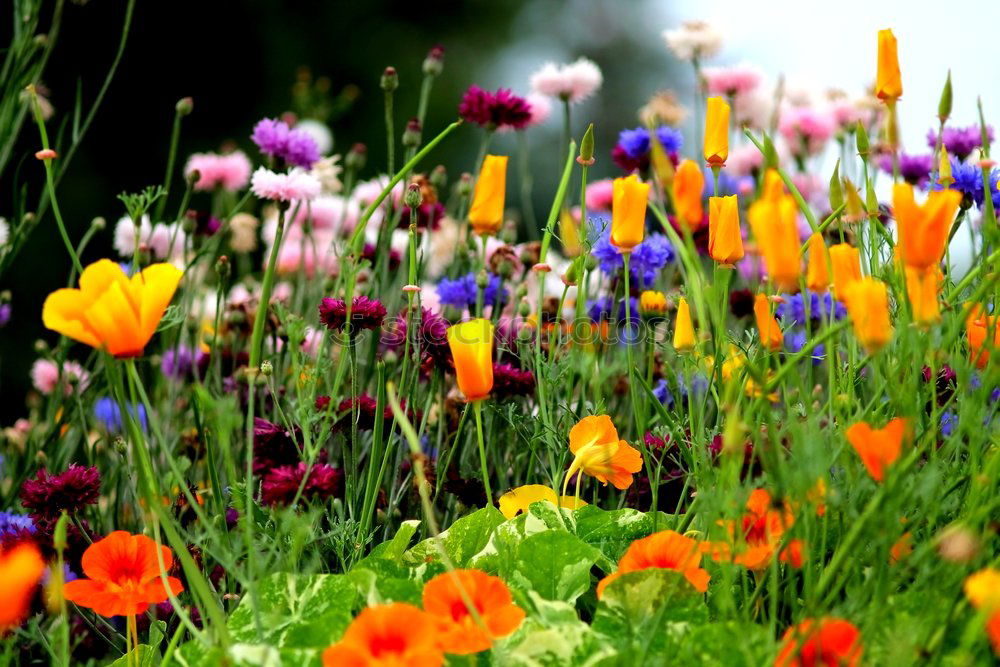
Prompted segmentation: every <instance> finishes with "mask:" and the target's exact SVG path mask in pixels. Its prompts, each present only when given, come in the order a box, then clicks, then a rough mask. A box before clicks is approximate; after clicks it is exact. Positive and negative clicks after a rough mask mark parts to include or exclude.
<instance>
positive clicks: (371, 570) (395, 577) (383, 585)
mask: <svg viewBox="0 0 1000 667" xmlns="http://www.w3.org/2000/svg"><path fill="white" fill-rule="evenodd" d="M424 569H427V568H424ZM435 570H442V571H443V570H444V566H443V565H437V566H436V568H435ZM436 573H437V572H436V571H435V574H436ZM421 575H422V573H420V572H418V571H417V568H413V567H407V566H404V565H400V564H399V563H398V562H396V561H392V560H385V559H381V558H371V559H366V560H364V561H361V562H360V563H358V564H357V565H355V566H354V567H353V568H352V569H351V571H350V573H348V575H347V578H348V579H349V580H350V581H351V583H352V584H354V586H355V587H356V588H357V589H358V591H359V592H360V593H361V595H362V596H363V597H364V599H365V602H366V603H367V604H368V605H374V604H384V603H386V602H409V603H410V604H415V605H419V604H420V597H421V593H422V591H423V583H424V582H423V578H422V576H421Z"/></svg>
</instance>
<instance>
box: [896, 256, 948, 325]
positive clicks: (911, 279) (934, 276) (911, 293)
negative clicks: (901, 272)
mask: <svg viewBox="0 0 1000 667" xmlns="http://www.w3.org/2000/svg"><path fill="white" fill-rule="evenodd" d="M905 270H906V296H907V297H908V298H909V299H910V307H911V308H912V309H913V321H914V322H916V323H917V324H921V325H924V326H929V325H931V324H934V323H935V322H937V321H938V320H940V319H941V312H940V310H938V291H939V289H940V287H941V279H942V277H943V276H942V275H941V269H939V268H938V267H936V266H932V267H931V268H929V269H925V270H923V271H921V270H920V269H916V268H914V267H912V266H907V267H905Z"/></svg>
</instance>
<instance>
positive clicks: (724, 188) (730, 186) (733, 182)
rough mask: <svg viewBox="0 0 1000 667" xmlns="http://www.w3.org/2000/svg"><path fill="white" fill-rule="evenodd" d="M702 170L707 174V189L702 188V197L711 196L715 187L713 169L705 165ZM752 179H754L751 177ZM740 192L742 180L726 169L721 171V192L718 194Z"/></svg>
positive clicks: (725, 194)
mask: <svg viewBox="0 0 1000 667" xmlns="http://www.w3.org/2000/svg"><path fill="white" fill-rule="evenodd" d="M702 172H703V173H704V174H705V189H704V190H702V195H701V196H702V198H707V197H711V196H712V195H713V194H715V193H714V188H715V175H714V174H712V170H711V169H709V168H708V167H703V168H702ZM750 180H751V181H752V180H753V179H750ZM738 194H740V180H739V179H738V178H736V177H734V176H732V175H731V174H729V173H728V172H726V171H725V170H722V171H720V172H719V192H718V196H720V197H726V196H729V195H738Z"/></svg>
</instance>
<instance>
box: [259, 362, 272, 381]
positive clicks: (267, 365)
mask: <svg viewBox="0 0 1000 667" xmlns="http://www.w3.org/2000/svg"><path fill="white" fill-rule="evenodd" d="M272 373H274V364H272V363H271V362H270V361H269V360H267V359H265V360H264V361H262V362H260V374H261V375H263V376H264V377H270V376H271V374H272Z"/></svg>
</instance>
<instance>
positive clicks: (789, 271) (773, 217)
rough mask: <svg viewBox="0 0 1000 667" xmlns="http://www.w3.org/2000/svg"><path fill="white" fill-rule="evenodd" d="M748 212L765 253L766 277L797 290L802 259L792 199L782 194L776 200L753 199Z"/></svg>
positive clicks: (795, 212) (784, 286) (787, 287)
mask: <svg viewBox="0 0 1000 667" xmlns="http://www.w3.org/2000/svg"><path fill="white" fill-rule="evenodd" d="M748 216H749V217H750V223H751V228H752V229H753V233H754V237H755V238H756V239H757V245H758V246H759V248H760V251H761V254H762V255H763V256H764V266H765V267H766V268H767V279H768V280H769V281H771V283H772V284H774V285H776V286H777V287H778V288H779V289H781V290H783V291H786V292H794V291H796V290H797V289H798V284H799V276H800V275H801V274H802V259H801V254H800V252H799V251H800V249H801V244H800V243H799V226H798V222H797V221H796V218H797V216H798V204H796V203H795V199H794V198H793V197H791V196H790V195H782V196H781V197H779V198H778V200H777V201H775V202H771V201H768V200H766V199H764V200H760V201H756V202H754V205H753V206H752V207H751V211H750V212H748Z"/></svg>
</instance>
